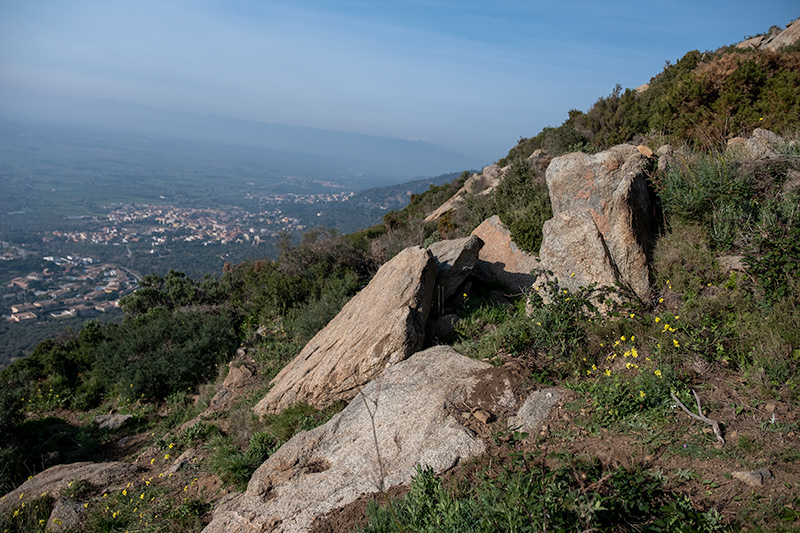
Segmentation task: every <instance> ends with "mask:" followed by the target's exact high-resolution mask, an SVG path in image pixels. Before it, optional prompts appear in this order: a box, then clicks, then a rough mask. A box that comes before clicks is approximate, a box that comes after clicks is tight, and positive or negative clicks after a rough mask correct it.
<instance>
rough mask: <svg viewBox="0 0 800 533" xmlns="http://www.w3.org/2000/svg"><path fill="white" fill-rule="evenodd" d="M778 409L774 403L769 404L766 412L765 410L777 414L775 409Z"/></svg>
mask: <svg viewBox="0 0 800 533" xmlns="http://www.w3.org/2000/svg"><path fill="white" fill-rule="evenodd" d="M776 407H777V406H776V405H775V404H774V403H772V402H769V403H767V404H766V405H765V406H764V410H765V411H766V412H768V413H774V412H775V408H776Z"/></svg>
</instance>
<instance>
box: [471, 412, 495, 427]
mask: <svg viewBox="0 0 800 533" xmlns="http://www.w3.org/2000/svg"><path fill="white" fill-rule="evenodd" d="M472 416H474V417H475V418H477V419H478V421H480V422H481V423H483V424H488V423H489V421H490V420H491V419H492V414H491V413H488V412H486V411H484V410H483V409H478V410H477V411H475V412H474V413H472Z"/></svg>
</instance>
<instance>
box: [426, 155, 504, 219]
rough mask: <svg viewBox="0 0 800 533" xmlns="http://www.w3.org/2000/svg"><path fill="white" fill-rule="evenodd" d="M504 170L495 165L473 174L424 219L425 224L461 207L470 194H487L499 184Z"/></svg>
mask: <svg viewBox="0 0 800 533" xmlns="http://www.w3.org/2000/svg"><path fill="white" fill-rule="evenodd" d="M505 169H506V167H504V168H502V169H501V168H500V167H499V166H497V165H490V166H488V167H486V168H484V169H483V171H482V172H481V173H480V174H473V175H472V176H470V177H469V178H468V179H467V181H466V182H464V185H463V186H462V187H461V188H460V189H459V190H458V191H456V193H455V194H454V195H453V196H451V197H450V198H449V199H448V200H447V201H446V202H445V203H443V204H442V205H440V206H439V207H438V208H437V209H436V210H435V211H433V212H432V213H431V214H430V215H428V216H427V217H425V222H435V221H437V220H439V219H440V218H441V217H442V215H444V214H445V213H447V212H448V211H452V210H453V209H456V208H458V207H461V206H462V205H464V202H465V199H466V197H467V196H468V195H470V194H480V195H483V194H489V193H490V192H492V191H493V190H494V189H495V187H497V184H498V183H500V179H501V178H502V176H503V172H504V171H505Z"/></svg>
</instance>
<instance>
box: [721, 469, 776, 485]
mask: <svg viewBox="0 0 800 533" xmlns="http://www.w3.org/2000/svg"><path fill="white" fill-rule="evenodd" d="M731 476H733V479H737V480H739V481H741V482H742V483H746V484H748V485H750V486H752V487H759V486H761V485H762V484H763V483H764V480H765V479H771V478H772V472H770V471H769V469H768V468H762V469H761V470H756V471H753V472H731Z"/></svg>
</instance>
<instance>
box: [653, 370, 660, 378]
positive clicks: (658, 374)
mask: <svg viewBox="0 0 800 533" xmlns="http://www.w3.org/2000/svg"><path fill="white" fill-rule="evenodd" d="M653 374H655V375H656V376H658V377H661V370H656V371H655V372H653Z"/></svg>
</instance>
